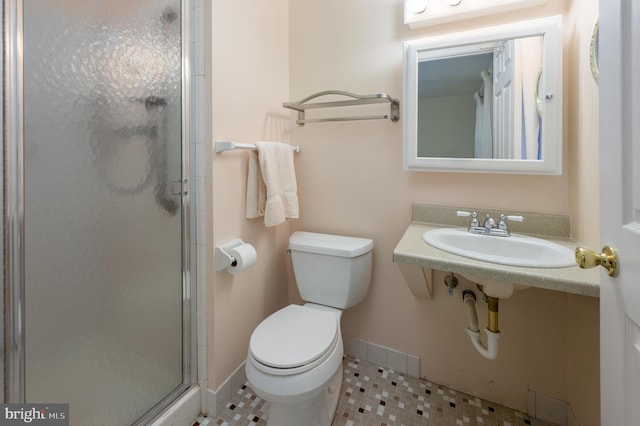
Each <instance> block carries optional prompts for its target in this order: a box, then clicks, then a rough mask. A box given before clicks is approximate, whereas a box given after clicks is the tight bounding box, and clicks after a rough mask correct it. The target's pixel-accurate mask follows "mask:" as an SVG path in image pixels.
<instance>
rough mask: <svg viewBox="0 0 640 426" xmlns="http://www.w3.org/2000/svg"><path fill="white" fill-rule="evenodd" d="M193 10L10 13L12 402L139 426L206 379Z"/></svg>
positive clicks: (7, 225)
mask: <svg viewBox="0 0 640 426" xmlns="http://www.w3.org/2000/svg"><path fill="white" fill-rule="evenodd" d="M185 3H188V2H187V1H186V0H185V1H182V2H181V1H180V0H139V1H131V0H109V1H102V0H89V1H87V0H55V1H44V0H9V1H4V2H3V5H4V25H3V33H2V36H3V40H2V45H3V53H4V62H3V63H4V66H3V77H4V78H3V81H4V84H3V87H2V90H3V115H4V120H3V126H4V129H3V134H4V137H3V142H4V152H3V156H4V158H3V165H4V167H3V172H4V173H3V186H2V187H3V193H4V209H3V212H2V213H3V222H4V244H3V251H4V268H3V270H4V271H3V281H4V289H5V290H4V304H3V309H4V314H5V315H4V317H5V326H4V329H3V333H4V335H3V342H4V345H5V348H4V349H5V350H4V354H5V359H4V361H5V369H4V389H3V394H4V395H3V396H4V400H5V402H15V403H68V404H69V409H70V423H71V425H94V424H95V425H129V424H134V423H145V422H147V421H148V420H149V419H151V418H153V417H154V416H155V415H157V414H158V413H159V412H160V411H161V410H162V409H163V408H164V407H166V406H167V404H169V403H171V402H172V401H173V400H175V398H177V396H179V395H180V394H181V393H183V392H184V391H185V390H187V389H188V388H189V387H190V386H191V384H192V383H193V382H194V380H195V371H194V370H195V366H194V368H191V364H192V363H191V359H192V358H193V356H194V352H193V351H192V350H191V348H192V347H194V343H195V342H194V341H193V339H192V338H191V335H192V332H191V328H190V322H191V321H190V318H191V297H190V294H191V293H192V292H191V285H192V284H191V283H190V280H189V277H190V274H189V269H190V268H189V262H190V259H189V252H188V249H189V235H190V227H189V226H190V221H189V212H190V210H189V195H188V182H187V179H186V178H187V177H188V176H189V169H188V153H189V114H188V105H189V96H188V95H189V85H188V78H187V74H188V70H189V66H188V63H189V62H188V58H189V55H188V54H187V48H186V47H187V46H189V43H188V40H189V37H188V33H189V28H190V26H189V25H187V24H188V23H189V16H188V14H189V10H190V9H189V5H188V4H185ZM192 281H195V280H192Z"/></svg>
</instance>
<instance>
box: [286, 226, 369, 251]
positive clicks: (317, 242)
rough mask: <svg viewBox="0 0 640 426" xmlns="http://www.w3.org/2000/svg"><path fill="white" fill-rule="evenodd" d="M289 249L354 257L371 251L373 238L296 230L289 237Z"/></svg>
mask: <svg viewBox="0 0 640 426" xmlns="http://www.w3.org/2000/svg"><path fill="white" fill-rule="evenodd" d="M289 249H290V250H296V251H304V252H308V253H318V254H326V255H330V256H340V257H356V256H360V255H363V254H365V253H367V252H369V251H371V249H373V240H370V239H369V238H357V237H345V236H343V235H331V234H318V233H315V232H301V231H298V232H294V233H293V234H292V235H291V237H289Z"/></svg>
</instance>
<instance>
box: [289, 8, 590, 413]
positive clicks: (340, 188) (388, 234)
mask: <svg viewBox="0 0 640 426" xmlns="http://www.w3.org/2000/svg"><path fill="white" fill-rule="evenodd" d="M585 7H586V6H585V5H582V4H580V5H579V4H578V3H577V2H576V3H575V4H569V3H565V2H549V4H548V5H547V6H545V7H544V8H542V9H539V10H537V11H535V12H531V11H522V12H513V13H510V14H507V15H502V16H500V17H493V18H491V19H487V18H483V19H478V20H472V21H467V22H464V23H461V24H445V25H440V26H436V27H431V28H426V29H419V30H410V29H409V28H408V27H407V26H405V25H404V24H403V23H402V1H400V0H396V1H375V2H372V1H367V0H356V1H350V2H344V1H340V0H326V1H323V2H291V5H290V10H291V42H290V43H291V57H290V61H291V68H290V72H291V89H290V90H291V98H292V99H299V98H302V97H304V96H307V95H309V94H311V93H314V92H316V91H319V90H327V89H342V90H348V91H353V92H356V93H373V92H386V93H389V94H391V95H392V96H395V97H399V98H401V97H402V42H403V41H404V40H407V39H415V38H420V37H425V36H429V35H436V34H442V33H446V32H451V31H459V30H463V29H471V28H477V27H480V26H485V25H491V24H499V23H502V22H507V21H513V20H518V19H527V18H533V17H538V16H546V15H551V14H564V15H565V16H568V15H569V10H570V13H571V14H573V15H580V14H581V13H582V8H585ZM586 19H587V20H588V19H590V18H586ZM327 28H331V31H327ZM573 31H574V30H573V28H571V26H570V27H569V31H568V32H567V34H566V37H565V73H564V74H565V81H566V82H567V83H568V82H569V81H570V80H571V79H572V78H573V75H574V73H575V72H576V70H577V69H578V68H579V69H580V70H581V71H580V72H583V71H584V72H588V63H582V64H578V63H577V61H575V60H574V58H573V56H572V55H573V54H574V53H573V50H575V49H576V48H577V45H578V43H579V41H578V39H577V38H576V36H575V34H574V32H573ZM589 31H590V30H589ZM572 84H573V83H568V84H567V85H566V89H565V99H566V101H567V102H566V106H565V124H568V125H566V126H565V131H564V133H565V161H564V170H565V172H564V174H563V175H562V176H516V175H510V176H505V175H483V174H446V173H420V172H404V171H403V170H402V126H401V123H391V122H388V121H367V122H347V123H332V124H317V125H307V126H305V127H304V128H298V127H295V126H294V127H292V130H291V141H292V143H295V144H299V145H301V146H302V152H301V153H300V154H299V156H298V174H299V180H300V182H301V184H300V199H301V219H300V220H299V221H297V222H296V223H295V224H293V228H295V229H306V230H313V231H323V232H335V233H345V234H347V235H357V236H366V237H370V238H373V239H374V240H375V243H376V248H375V252H374V274H373V275H374V278H373V283H372V287H371V292H370V294H369V297H368V298H367V299H366V300H365V301H364V302H363V303H362V304H361V305H359V306H357V307H355V308H353V309H350V310H348V311H347V312H345V314H344V317H343V333H344V334H346V335H353V336H357V337H359V338H362V339H365V340H368V341H372V342H374V343H377V344H381V345H385V346H390V347H392V348H395V349H398V350H401V351H405V352H409V353H411V354H415V355H419V356H420V357H421V359H422V374H423V375H425V376H426V377H428V378H430V379H432V380H434V381H437V382H440V383H443V384H446V385H450V386H453V387H454V388H457V389H460V390H464V391H468V392H471V393H473V394H475V395H480V396H482V397H485V398H489V399H492V400H495V401H498V402H503V403H505V404H507V405H510V406H512V407H515V408H519V409H522V410H526V408H527V391H528V390H529V389H530V390H533V391H535V392H539V393H541V394H544V395H548V396H552V397H555V398H560V399H564V400H567V399H568V398H569V393H568V392H569V389H570V388H571V389H573V390H575V391H576V392H575V394H574V395H572V397H573V398H574V399H575V401H576V404H579V402H582V401H586V403H584V404H582V405H584V406H589V405H596V406H597V401H598V395H597V387H598V385H597V377H598V374H597V371H596V372H594V373H593V375H592V376H587V377H585V378H584V379H585V380H586V381H587V382H588V383H592V384H593V383H595V385H594V386H591V387H590V388H588V391H589V394H580V392H577V388H576V387H575V386H574V383H573V382H571V383H570V381H572V380H574V379H575V377H574V376H569V375H568V370H569V367H568V356H569V354H575V353H574V352H575V351H574V349H573V348H571V349H570V348H568V345H569V344H570V343H575V342H576V339H575V338H573V337H572V338H570V337H569V333H570V332H571V331H574V329H575V327H576V324H574V321H569V319H568V317H567V315H568V312H569V311H570V310H569V307H570V306H571V307H573V308H574V309H575V310H579V311H580V313H581V314H582V315H584V316H586V317H588V318H590V319H597V309H595V308H594V304H593V303H591V304H590V303H580V302H579V301H577V302H574V299H573V297H570V296H568V295H566V294H562V293H557V292H552V291H544V290H537V289H529V290H524V291H522V292H518V293H516V294H515V295H514V296H513V297H512V298H511V299H509V300H506V301H503V302H502V303H501V315H500V317H501V329H502V331H503V332H504V337H503V338H502V339H501V341H500V358H499V360H498V361H487V360H485V359H483V358H482V357H481V356H480V355H479V354H478V353H477V352H475V350H474V349H473V348H472V346H471V343H470V342H469V339H468V337H467V336H466V334H465V333H464V328H465V324H466V321H467V318H466V312H465V310H464V306H463V304H462V303H461V301H460V298H459V294H460V293H457V295H458V297H455V298H449V297H448V296H447V295H446V292H445V291H444V286H442V285H440V283H442V278H443V277H442V275H441V274H440V275H437V276H436V287H435V296H434V298H433V300H430V301H421V300H417V299H415V298H414V297H413V296H412V295H411V293H410V292H409V290H408V288H407V287H406V285H405V284H404V283H403V281H402V278H401V275H400V273H399V271H398V269H397V267H396V265H394V264H393V263H392V261H391V254H392V251H393V248H394V247H395V245H396V243H397V242H398V241H399V239H400V237H401V236H402V234H403V232H404V231H405V229H406V227H407V225H408V223H409V222H410V219H411V217H410V215H411V212H410V208H411V203H412V202H413V201H422V202H429V203H441V204H453V205H455V204H462V205H475V206H478V207H479V208H482V207H487V208H489V207H491V208H498V209H504V210H505V211H509V210H512V209H513V210H525V211H526V210H530V211H538V212H548V213H562V214H569V213H570V199H571V195H570V194H572V193H573V192H574V191H575V190H574V188H575V186H576V185H575V182H573V181H570V176H573V174H572V173H573V172H572V170H573V168H574V167H576V166H577V165H575V164H574V161H573V158H572V156H573V155H574V150H573V149H571V147H573V146H574V145H575V143H574V140H575V138H576V137H577V135H576V134H575V133H576V128H581V124H577V125H573V124H572V123H568V122H567V120H568V118H569V116H568V114H569V112H570V111H571V112H572V114H575V112H573V108H575V106H576V105H578V104H580V99H579V93H578V91H576V90H572ZM583 107H585V108H586V110H585V111H583V119H585V120H588V118H585V117H589V116H592V117H593V116H594V114H596V115H595V116H597V112H594V110H593V109H591V110H590V109H588V105H586V106H583ZM590 143H592V144H594V145H595V146H597V141H594V140H592V141H590ZM579 161H583V160H582V159H580V160H579ZM585 203H586V204H590V206H589V207H590V208H592V209H596V210H597V194H596V196H595V199H594V198H591V199H590V200H589V201H586V200H585ZM573 222H574V225H575V224H577V223H580V222H579V217H578V216H577V215H575V214H574V215H573ZM462 287H463V288H464V287H467V288H472V285H471V284H470V283H468V282H466V281H463V282H462ZM291 291H292V294H293V297H292V300H296V297H295V288H294V287H293V286H292V290H291ZM578 299H579V298H578ZM595 306H597V304H595ZM480 309H481V310H480V318H481V322H483V323H486V317H485V316H484V315H485V314H486V310H485V309H486V308H485V306H481V308H480ZM571 312H574V310H571ZM583 337H584V339H585V341H584V342H579V343H580V344H581V345H582V347H584V345H585V344H586V345H587V346H588V345H589V344H591V343H593V341H594V340H595V341H596V342H597V329H593V330H592V331H591V333H585V334H584V336H583ZM582 358H583V360H584V362H585V363H587V362H590V361H593V360H594V359H597V355H596V354H593V353H590V354H588V355H587V356H585V357H582ZM592 364H593V362H592ZM595 364H597V361H596V362H595ZM578 416H579V413H578ZM579 420H582V419H581V418H579ZM585 421H586V420H585Z"/></svg>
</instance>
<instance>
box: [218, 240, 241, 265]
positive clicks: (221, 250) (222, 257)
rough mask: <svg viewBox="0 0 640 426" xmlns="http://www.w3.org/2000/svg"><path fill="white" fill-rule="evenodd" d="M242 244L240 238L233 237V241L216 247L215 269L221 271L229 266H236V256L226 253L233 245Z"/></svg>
mask: <svg viewBox="0 0 640 426" xmlns="http://www.w3.org/2000/svg"><path fill="white" fill-rule="evenodd" d="M243 244H244V241H242V240H241V239H239V238H238V239H235V240H233V241H229V242H228V243H226V244H223V245H221V246H218V247H216V249H215V255H216V271H222V270H223V269H225V268H228V267H229V266H236V265H237V264H238V261H237V260H236V258H234V257H233V256H231V255H230V254H229V253H227V251H228V250H231V249H232V248H234V247H238V246H241V245H243Z"/></svg>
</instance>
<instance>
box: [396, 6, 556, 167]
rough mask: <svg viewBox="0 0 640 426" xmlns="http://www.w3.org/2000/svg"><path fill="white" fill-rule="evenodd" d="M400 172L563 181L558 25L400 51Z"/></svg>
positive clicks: (442, 40)
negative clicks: (520, 175) (556, 176)
mask: <svg viewBox="0 0 640 426" xmlns="http://www.w3.org/2000/svg"><path fill="white" fill-rule="evenodd" d="M404 59H405V61H404V66H405V75H404V79H405V80H404V98H403V107H404V108H403V109H404V117H405V119H404V137H403V138H404V168H405V170H418V171H457V172H486V173H523V174H561V173H562V37H561V17H550V18H543V19H537V20H532V21H525V22H516V23H511V24H508V25H504V26H500V27H492V28H484V29H481V30H475V31H470V32H464V33H455V34H447V35H443V36H436V37H430V38H425V39H420V40H414V41H408V42H405V55H404Z"/></svg>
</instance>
